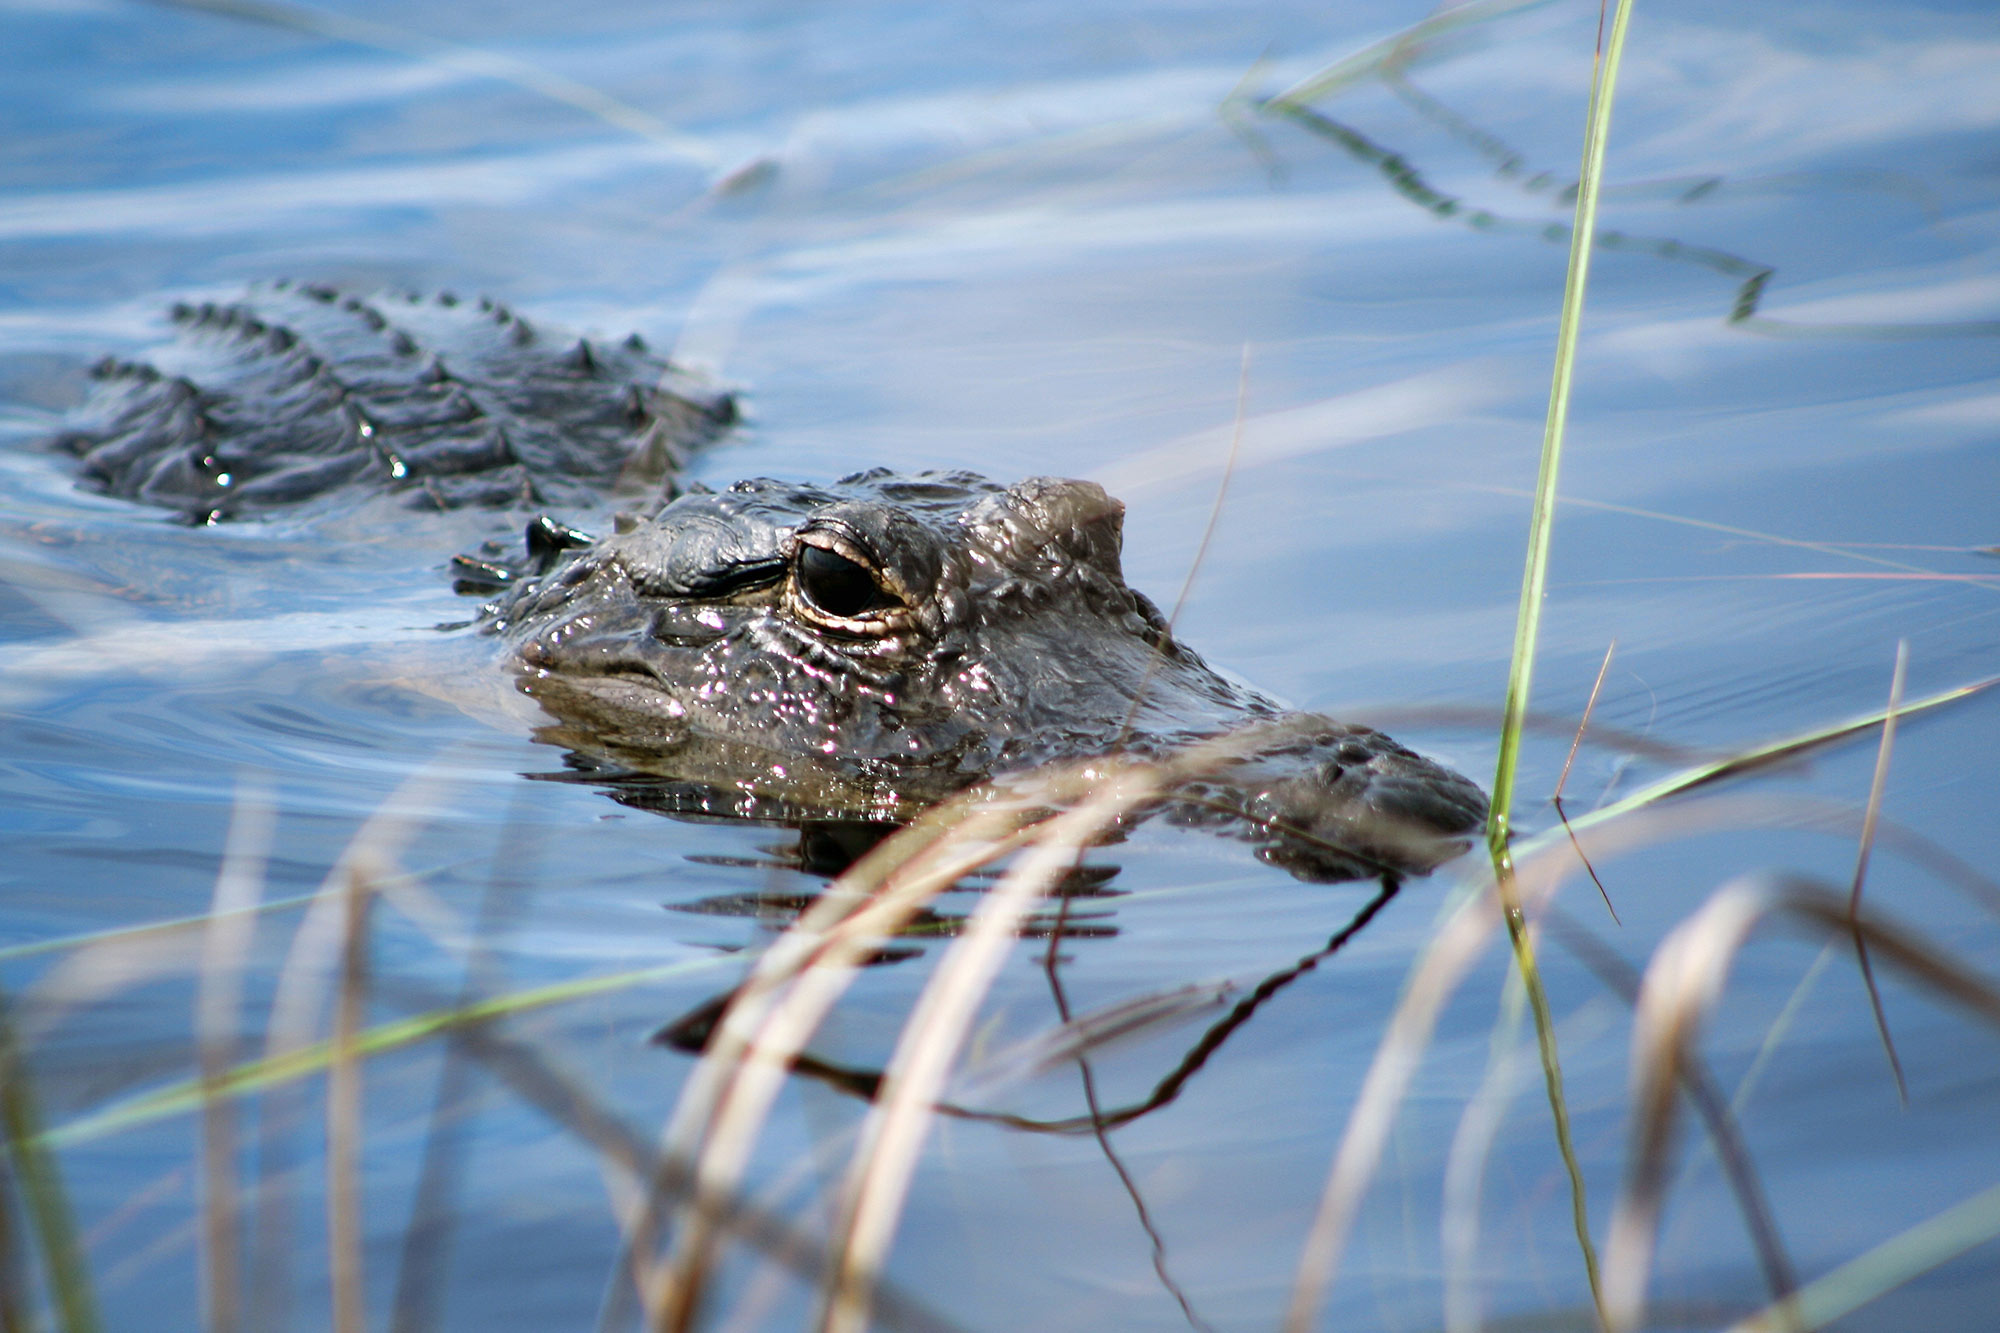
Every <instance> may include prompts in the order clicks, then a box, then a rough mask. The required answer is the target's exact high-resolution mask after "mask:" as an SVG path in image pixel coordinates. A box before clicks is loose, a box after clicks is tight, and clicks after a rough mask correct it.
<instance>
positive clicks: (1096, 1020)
mask: <svg viewBox="0 0 2000 1333" xmlns="http://www.w3.org/2000/svg"><path fill="white" fill-rule="evenodd" d="M1400 888H1401V882H1400V881H1399V880H1398V879H1397V878H1396V877H1395V876H1393V875H1385V876H1383V877H1382V879H1381V880H1380V881H1379V884H1378V888H1377V890H1376V892H1375V893H1374V895H1373V896H1371V897H1370V898H1369V899H1368V900H1367V901H1366V902H1365V903H1363V904H1362V905H1361V908H1360V909H1359V910H1358V911H1357V912H1355V914H1354V915H1353V916H1352V917H1351V918H1349V919H1348V921H1347V923H1346V924H1345V925H1343V926H1341V927H1340V929H1338V930H1336V931H1335V932H1334V933H1333V934H1332V935H1331V936H1329V937H1328V938H1327V940H1326V941H1325V943H1323V944H1321V945H1320V946H1319V947H1318V948H1316V949H1314V950H1312V951H1311V952H1310V953H1307V954H1305V955H1303V956H1302V957H1300V958H1299V959H1297V960H1296V961H1295V962H1293V963H1291V964H1290V965H1288V966H1286V967H1282V968H1279V969H1277V970H1276V971H1274V972H1270V973H1268V974H1266V975H1264V976H1263V977H1260V978H1258V979H1257V980H1255V981H1253V982H1251V983H1250V984H1248V985H1230V984H1223V985H1215V986H1193V987H1178V988H1176V989H1174V990H1173V991H1170V992H1167V993H1164V994H1162V995H1159V996H1149V997H1145V999H1144V1000H1142V1001H1138V1002H1127V1003H1125V1004H1122V1005H1119V1006H1117V1010H1118V1011H1119V1012H1117V1013H1113V1014H1109V1015H1104V1016H1100V1015H1097V1014H1078V1015H1074V1016H1072V1017H1070V1018H1069V1019H1068V1020H1067V1021H1065V1022H1064V1023H1062V1024H1061V1025H1060V1026H1059V1027H1057V1028H1055V1029H1053V1030H1052V1031H1050V1032H1047V1033H1045V1034H1043V1035H1042V1036H1041V1037H1039V1038H1037V1039H1036V1040H1035V1041H1034V1042H1033V1043H1032V1045H1033V1048H1034V1049H1033V1050H1017V1051H1016V1052H1014V1054H1013V1056H1012V1058H1011V1059H1009V1060H1008V1061H1007V1062H1006V1063H1007V1064H1008V1065H1010V1066H1011V1067H1012V1068H1013V1069H1015V1070H1017V1071H1021V1072H1039V1070H1040V1069H1045V1068H1047V1067H1048V1066H1050V1065H1053V1064H1056V1063H1065V1062H1077V1063H1081V1062H1082V1061H1084V1060H1086V1059H1087V1058H1088V1057H1089V1055H1090V1053H1091V1051H1092V1050H1093V1049H1094V1048H1095V1047H1096V1046H1097V1045H1098V1044H1100V1043H1101V1042H1102V1041H1105V1040H1110V1039H1114V1038H1120V1039H1122V1038H1125V1037H1129V1036H1131V1035H1132V1034H1133V1032H1134V1031H1135V1028H1136V1027H1137V1026H1138V1025H1139V1024H1142V1023H1144V1022H1145V1021H1146V1019H1147V1016H1151V1017H1152V1018H1154V1019H1155V1020H1157V1021H1171V1020H1174V1019H1178V1018H1180V1017H1182V1016H1184V1015H1185V1014H1186V1013H1188V1012H1189V1011H1190V1010H1191V1009H1195V1008H1201V1007H1208V1006H1209V1005H1210V1004H1215V1005H1219V1004H1223V1003H1228V1004H1229V1007H1228V1009H1227V1010H1226V1012H1224V1013H1223V1014H1222V1016H1221V1017H1220V1018H1217V1019H1215V1020H1214V1021H1213V1022H1211V1023H1209V1025H1208V1026H1207V1027H1206V1028H1204V1029H1203V1030H1202V1032H1201V1034H1200V1036H1199V1037H1197V1038H1196V1039H1195V1040H1194V1041H1193V1042H1192V1043H1190V1044H1189V1045H1188V1046H1187V1047H1186V1049H1185V1050H1184V1052H1183V1053H1182V1054H1181V1056H1180V1057H1179V1058H1178V1059H1177V1060H1176V1061H1175V1062H1174V1064H1173V1065H1172V1066H1171V1067H1170V1068H1169V1069H1168V1070H1167V1071H1166V1072H1165V1073H1164V1074H1162V1075H1161V1076H1160V1078H1159V1079H1158V1080H1156V1081H1155V1083H1154V1085H1153V1087H1152V1090H1151V1091H1150V1092H1148V1093H1147V1094H1146V1095H1145V1096H1144V1097H1141V1098H1139V1099H1138V1100H1136V1101H1133V1102H1130V1103H1127V1104H1125V1105H1122V1106H1100V1105H1097V1104H1096V1099H1095V1098H1094V1097H1093V1098H1092V1099H1091V1101H1092V1107H1091V1110H1090V1113H1089V1114H1087V1115H1080V1116H1066V1117H1061V1118H1057V1119H1037V1118H1035V1117H1031V1116H1023V1115H1018V1114H1015V1113H1012V1112H1007V1111H995V1110H988V1109H983V1108H980V1107H976V1106H970V1105H964V1104H961V1103H957V1102H951V1101H944V1102H940V1103H938V1104H937V1106H936V1107H935V1109H936V1110H937V1112H938V1113H939V1114H941V1115H949V1116H953V1117H956V1118H958V1119H963V1120H980V1121H986V1122H989V1123H992V1124H1000V1125H1005V1126H1008V1127H1009V1128H1012V1129H1020V1130H1027V1131H1030V1132H1034V1133H1042V1134H1094V1133H1101V1132H1102V1131H1104V1130H1107V1129H1115V1128H1117V1127H1118V1126H1120V1125H1127V1124H1130V1123H1132V1122H1133V1121H1135V1120H1138V1119H1141V1118H1142V1117H1144V1116H1147V1115H1150V1114H1152V1113H1153V1112H1155V1111H1157V1110H1159V1109H1161V1108H1162V1107H1165V1106H1167V1105H1169V1104H1171V1103H1172V1102H1173V1101H1174V1100H1175V1099H1176V1098H1178V1097H1179V1096H1180V1095H1181V1092H1182V1090H1183V1089H1185V1088H1186V1086H1187V1084H1188V1083H1189V1081H1190V1080H1192V1079H1193V1078H1194V1077H1195V1075H1196V1074H1198V1073H1200V1072H1201V1070H1202V1068H1203V1067H1204V1066H1205V1065H1206V1064H1207V1063H1208V1061H1209V1059H1210V1058H1211V1057H1213V1056H1214V1054H1215V1053H1216V1052H1217V1051H1218V1050H1220V1049H1221V1048H1222V1046H1223V1044H1224V1043H1225V1042H1227V1041H1228V1040H1229V1039H1230V1038H1231V1037H1232V1036H1234V1035H1235V1034H1236V1033H1237V1032H1238V1031H1239V1030H1240V1029H1241V1028H1242V1027H1243V1026H1244V1025H1245V1024H1247V1023H1248V1022H1249V1021H1250V1020H1251V1019H1252V1018H1253V1017H1255V1016H1256V1014H1257V1011H1258V1010H1259V1009H1261V1008H1263V1006H1264V1005H1265V1003H1267V1002H1268V1001H1269V1000H1270V999H1271V998H1272V997H1273V996H1275V995H1277V994H1278V993H1279V992H1280V991H1282V990H1284V989H1285V987H1287V986H1289V985H1291V984H1292V983H1293V982H1295V981H1297V980H1298V979H1299V978H1300V977H1303V976H1305V975H1306V974H1308V973H1310V972H1311V971H1313V970H1314V969H1315V968H1317V967H1318V966H1319V965H1320V964H1321V963H1323V962H1325V961H1326V960H1327V959H1329V958H1331V957H1333V955H1334V954H1336V953H1338V952H1340V950H1341V949H1342V948H1343V947H1345V946H1346V944H1347V942H1348V941H1349V940H1351V939H1353V938H1354V937H1355V936H1356V935H1358V934H1359V933H1360V932H1361V931H1362V930H1363V929H1364V928H1365V927H1366V926H1367V925H1368V923H1369V922H1370V921H1372V920H1374V919H1375V917H1376V915H1377V914H1378V913H1380V912H1381V910H1382V909H1383V908H1384V907H1386V906H1388V904H1389V901H1390V900H1391V899H1393V898H1394V897H1395V896H1396V894H1397V892H1398V891H1399V889H1400ZM1066 905H1067V904H1064V905H1063V906H1066ZM1055 916H1056V917H1057V920H1056V922H1055V923H1054V925H1053V929H1054V930H1056V931H1058V932H1060V934H1061V936H1062V937H1063V938H1069V930H1068V923H1067V922H1064V921H1062V920H1061V916H1062V907H1059V908H1058V909H1057V912H1056V913H1055ZM1044 933H1045V934H1046V933H1047V931H1046V930H1045V932H1044ZM1105 933H1107V934H1110V933H1115V932H1110V931H1107V932H1105ZM909 952H910V953H914V952H916V951H915V950H911V951H909ZM904 956H908V954H905V955H904ZM1048 976H1049V983H1050V985H1051V986H1052V987H1053V988H1055V991H1056V994H1057V996H1058V997H1059V1004H1060V1005H1061V1007H1062V1008H1063V1009H1065V1010H1067V1004H1066V1003H1061V1001H1060V996H1061V986H1062V982H1061V979H1060V976H1059V975H1058V973H1057V971H1056V969H1055V968H1054V967H1053V966H1051V967H1050V968H1049V970H1048ZM735 998H736V993H735V992H734V991H733V990H732V991H726V992H724V993H723V994H721V995H717V996H714V997H713V998H711V999H709V1000H707V1001H704V1002H703V1003H702V1004H700V1005H698V1006H696V1007H695V1008H694V1009H692V1010H690V1011H689V1012H687V1013H686V1014H683V1015H682V1016H681V1017H679V1018H677V1019H675V1020H674V1021H673V1022H671V1023H669V1024H667V1025H666V1026H665V1027H663V1028H661V1029H660V1030H659V1032H657V1033H655V1034H654V1040H655V1041H657V1042H659V1043H661V1044H662V1045H666V1046H671V1047H673V1048H674V1049H675V1050H679V1051H685V1052H687V1053H689V1054H691V1055H698V1054H700V1053H701V1052H702V1051H704V1050H705V1049H706V1048H707V1046H708V1043H709V1040H710V1038H711V1037H712V1036H713V1035H714V1033H715V1029H716V1025H717V1024H718V1023H719V1022H720V1021H721V1019H722V1016H723V1014H724V1013H725V1012H727V1010H728V1008H729V1005H730V1002H731V1001H732V1000H734V999H735ZM1232 998H1233V999H1234V1002H1233V1003H1229V1001H1230V1000H1231V999H1232ZM1142 1011H1143V1012H1142ZM1105 1018H1109V1020H1110V1021H1104V1019H1105ZM791 1067H792V1069H793V1071H794V1072H796V1073H799V1074H803V1075H805V1076H806V1077H808V1078H812V1079H816V1080H818V1081H819V1082H821V1083H824V1084H825V1085H826V1086H828V1087H830V1088H833V1089H835V1090H837V1091H840V1092H845V1093H849V1094H851V1095H853V1096H856V1097H861V1098H865V1099H871V1100H872V1099H873V1098H874V1097H875V1095H876V1094H877V1093H878V1092H879V1091H880V1090H881V1086H882V1080H883V1078H884V1077H885V1074H884V1071H883V1070H881V1069H874V1068H864V1067H860V1066H855V1065H846V1064H840V1063H838V1062H835V1061H831V1060H824V1059H821V1058H819V1057H818V1056H815V1055H812V1054H811V1053H809V1052H802V1053H801V1054H799V1055H798V1056H796V1057H795V1058H794V1059H793V1060H792V1062H791Z"/></svg>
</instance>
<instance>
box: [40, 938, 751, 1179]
mask: <svg viewBox="0 0 2000 1333" xmlns="http://www.w3.org/2000/svg"><path fill="white" fill-rule="evenodd" d="M730 961H731V960H729V959H727V958H700V959H694V960H691V961H687V962H680V963H668V964H665V965H663V966H660V967H646V968H639V969H636V970H634V971H629V972H613V973H610V974H607V975H605V976H598V977H584V978H581V979H580V980H576V981H563V982H558V983H556V984H554V985H550V986H537V987H534V988H532V989H528V990H519V991H511V992H509V993H507V994H505V995H498V996H495V997H493V998H492V999H488V1000H481V1001H480V1002H479V1003H477V1004H470V1005H464V1006H461V1007H454V1008H450V1009H433V1010H431V1011H429V1012H427V1013H422V1014H413V1015H411V1016H410V1017H408V1018H399V1019H394V1020H392V1021H390V1022H387V1023H380V1024H377V1025H376V1026H374V1027H372V1028H368V1029H366V1030H365V1031H363V1032H361V1033H359V1034H357V1035H356V1037H355V1039H354V1044H353V1048H352V1049H353V1051H354V1053H355V1054H356V1055H358V1056H364V1057H365V1056H371V1055H383V1054H386V1053H387V1052H390V1051H394V1050H399V1049H401V1048H402V1047H405V1046H412V1045H415V1044H416V1043H417V1042H420V1041H424V1040H427V1039H428V1038H431V1037H435V1036H438V1035H440V1034H442V1033H445V1032H448V1031H450V1030H451V1029H453V1028H458V1027H465V1026H468V1025H470V1024H475V1023H484V1022H489V1021H491V1020H493V1019H496V1018H504V1017H507V1016H508V1015H510V1014H518V1013H523V1012H525V1011H527V1010H530V1009H539V1008H543V1007H546V1006H548V1005H552V1004H562V1003H565V1002H567V1001H570V1000H582V999H588V998H590V997H591V996H594V995H602V994H605V993H607V992H609V991H616V990H623V989H625V988H627V987H630V986H638V985H643V984H645V983H647V982H650V981H660V980H664V979H666V978H669V977H678V976H686V975H689V974H692V973H698V972H703V971H707V970H709V969H711V968H717V967H722V966H725V965H727V964H728V963H729V962H730ZM332 1059H333V1046H332V1044H331V1043H330V1042H324V1041H320V1042H314V1043H313V1044H312V1045H310V1046H304V1047H301V1048H299V1049H298V1050H296V1051H289V1052H287V1053H285V1054H283V1055H279V1056H270V1057H265V1058H263V1059H258V1060H248V1061H245V1062H244V1063H242V1064H240V1065H237V1066H236V1067H235V1068H233V1069H231V1070H229V1071H228V1072H227V1073H225V1074H224V1075H223V1076H222V1077H221V1078H218V1079H214V1080H210V1081H206V1082H205V1081H204V1080H202V1079H200V1078H190V1079H183V1080H181V1081H180V1082H178V1083H173V1084H169V1085H168V1086H166V1087H164V1088H156V1089H154V1090H153V1091H151V1092H147V1093H141V1094H140V1095H138V1096H136V1097H129V1098H126V1099H125V1100H123V1101H119V1102H115V1103H113V1104H112V1105H110V1106H107V1107H105V1108H104V1109H103V1110H101V1111H98V1112H96V1113H94V1114H91V1115H87V1116H84V1117H82V1118H80V1119H77V1120H72V1121H70V1122H69V1123H68V1124H65V1125H58V1126H56V1127H55V1128H54V1129H50V1130H46V1131H44V1132H43V1133H42V1134H41V1135H39V1137H38V1138H37V1140H36V1143H37V1144H38V1146H40V1147H46V1148H69V1147H74V1146H76V1145H78V1144H81V1143H89V1142H92V1141H93V1140H96V1139H101V1138H105V1137H107V1136H108V1135H112V1134H117V1133H120V1132H122V1131H124V1130H128V1129H136V1128H138V1127H139V1126H141V1125H147V1124H151V1123H153V1122H154V1121H157V1120H164V1119H166V1118H168V1117H169V1116H176V1115H187V1114H190V1113H192V1112H194V1111H197V1110H199V1109H200V1108H201V1107H202V1106H203V1105H204V1104H205V1103H206V1102H207V1101H208V1100H209V1099H210V1098H214V1097H241V1096H244V1095H245V1094H247V1093H252V1092H261V1091H263V1090H264V1089H266V1088H270V1087H274V1086H276V1085H278V1084H280V1083H288V1082H291V1081H293V1080H296V1079H301V1078H305V1077H307V1076H309V1075H312V1074H316V1073H319V1072H321V1071H322V1070H324V1069H326V1067H327V1066H328V1065H329V1064H330V1063H331V1062H332Z"/></svg>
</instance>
